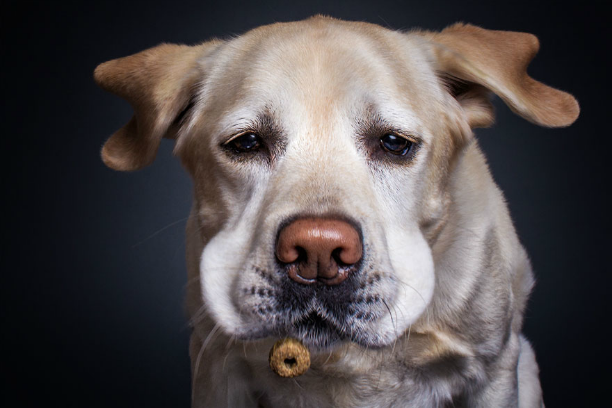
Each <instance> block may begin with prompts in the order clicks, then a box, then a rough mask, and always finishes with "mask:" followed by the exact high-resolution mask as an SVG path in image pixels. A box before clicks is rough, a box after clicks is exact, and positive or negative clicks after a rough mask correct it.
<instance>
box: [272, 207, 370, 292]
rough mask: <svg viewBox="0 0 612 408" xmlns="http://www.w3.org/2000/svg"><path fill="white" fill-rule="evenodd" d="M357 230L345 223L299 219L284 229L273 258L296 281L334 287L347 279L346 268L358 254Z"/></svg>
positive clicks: (359, 249)
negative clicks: (279, 262)
mask: <svg viewBox="0 0 612 408" xmlns="http://www.w3.org/2000/svg"><path fill="white" fill-rule="evenodd" d="M362 252H363V249H362V245H361V238H360V236H359V233H358V232H357V230H356V229H355V228H354V227H353V226H352V225H350V224H349V223H347V222H345V221H340V220H336V219H325V218H302V219H298V220H296V221H293V222H292V223H291V224H289V225H287V226H286V227H284V228H283V229H282V230H281V232H280V234H279V236H278V242H277V244H276V257H277V258H278V260H279V261H281V262H282V263H285V264H289V268H288V273H289V277H290V278H291V279H293V280H294V281H296V282H299V283H303V284H313V283H316V282H317V281H318V282H322V283H325V284H327V285H337V284H339V283H340V282H342V281H344V280H345V279H346V278H347V276H348V271H347V267H348V266H351V265H354V264H356V263H357V262H358V261H359V260H360V259H361V255H362Z"/></svg>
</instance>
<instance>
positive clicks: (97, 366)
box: [0, 0, 612, 408]
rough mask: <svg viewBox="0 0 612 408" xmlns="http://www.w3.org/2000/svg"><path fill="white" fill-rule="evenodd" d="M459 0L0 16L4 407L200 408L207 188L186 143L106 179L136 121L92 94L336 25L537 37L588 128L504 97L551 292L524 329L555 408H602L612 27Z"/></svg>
mask: <svg viewBox="0 0 612 408" xmlns="http://www.w3.org/2000/svg"><path fill="white" fill-rule="evenodd" d="M462 3H463V2H460V1H451V0H449V1H433V0H428V1H384V0H377V1H371V2H366V1H350V2H332V1H307V2H296V3H290V2H282V1H272V0H270V1H262V2H258V3H247V2H240V1H234V0H224V1H208V2H207V1H198V2H196V1H191V2H161V1H146V2H132V1H121V2H116V1H104V2H67V1H64V2H39V3H36V2H25V1H21V2H16V1H6V0H4V1H2V5H1V11H0V16H1V30H2V33H1V36H0V41H1V47H2V48H1V58H0V61H1V68H2V77H1V84H2V105H3V108H2V135H3V136H2V147H3V149H2V157H3V159H2V165H3V168H4V169H3V171H2V173H1V176H0V177H1V179H0V180H1V186H2V191H3V199H2V205H3V212H2V214H3V221H2V228H1V229H0V230H1V235H0V236H1V238H2V247H1V252H0V262H1V268H0V273H1V279H2V282H1V285H0V291H1V293H0V294H1V296H0V301H1V302H2V303H1V317H2V322H1V325H0V327H1V329H2V344H3V346H2V351H1V352H0V353H1V355H2V357H1V359H0V370H1V372H2V374H3V376H4V377H5V379H4V380H2V389H3V390H2V392H1V393H0V405H2V406H3V407H21V406H23V407H27V406H43V404H44V406H61V407H145V406H146V407H187V406H188V405H189V401H190V373H189V359H188V354H187V343H188V336H189V329H188V326H187V322H186V318H185V316H184V312H183V306H182V299H183V296H184V293H185V286H186V284H187V282H186V273H185V262H184V242H183V240H184V237H183V230H184V227H185V217H186V216H187V214H188V211H189V207H190V200H191V184H190V180H189V178H188V177H187V175H186V174H185V173H184V172H183V171H182V169H181V167H180V165H179V163H178V161H177V160H176V159H175V158H173V157H172V154H171V150H172V142H170V141H164V142H163V144H162V148H161V149H160V152H159V155H158V158H157V160H156V162H155V163H154V164H153V165H152V166H150V167H148V168H146V169H144V170H142V171H139V172H136V173H130V174H127V173H118V172H114V171H112V170H109V169H107V168H106V167H104V166H103V164H102V162H101V161H100V159H99V150H100V147H101V145H102V143H103V142H104V140H105V139H106V138H107V137H108V136H109V135H110V134H111V133H112V132H114V131H115V130H116V129H118V128H119V127H121V126H122V125H123V124H124V123H125V122H126V121H127V120H128V119H129V117H130V116H131V109H130V107H129V106H128V104H127V103H126V102H124V101H122V100H120V99H118V98H117V97H114V96H112V95H110V94H107V93H105V92H103V91H101V90H100V89H98V88H97V87H96V86H95V84H94V83H93V80H92V72H93V69H94V68H95V66H96V65H97V64H98V63H101V62H103V61H106V60H109V59H112V58H117V57H122V56H126V55H129V54H132V53H135V52H138V51H141V50H143V49H145V48H148V47H151V46H154V45H157V44H159V43H160V42H182V43H196V42H199V41H202V40H205V39H208V38H210V37H213V36H218V37H228V36H231V35H236V34H240V33H243V32H245V31H246V30H248V29H250V28H253V27H256V26H259V25H262V24H268V23H272V22H275V21H289V20H296V19H303V18H306V17H308V16H311V15H313V14H316V13H323V14H329V15H331V16H335V17H338V18H343V19H349V20H365V21H369V22H372V23H377V24H381V25H385V26H389V27H392V28H397V29H407V28H411V27H422V28H426V29H435V30H438V29H442V28H443V27H445V26H447V25H449V24H451V23H453V22H456V21H464V22H471V23H473V24H477V25H481V26H483V27H486V28H490V29H505V30H514V31H526V32H530V33H534V34H536V35H537V36H538V37H539V38H540V40H541V44H542V50H541V51H540V53H539V55H538V56H537V57H536V59H535V61H534V62H533V64H532V65H531V68H530V73H531V75H532V76H534V77H535V78H537V79H540V80H542V81H543V82H545V83H547V84H550V85H553V86H555V87H558V88H560V89H563V90H566V91H568V92H571V93H573V94H574V95H575V96H576V97H577V98H578V100H579V101H580V104H581V106H582V114H581V117H580V118H579V119H578V121H577V123H575V124H574V125H573V126H572V127H570V128H567V129H557V130H550V129H543V128H539V127H537V126H535V125H532V124H530V123H528V122H526V121H524V120H523V119H521V118H519V117H518V116H515V115H513V114H512V113H511V112H510V111H509V109H508V108H506V107H505V106H504V105H503V104H501V103H499V101H496V107H497V112H498V114H497V125H496V126H495V127H494V128H492V129H486V130H478V131H477V136H478V139H479V140H480V143H481V145H482V147H483V149H484V150H485V152H486V154H487V156H488V158H489V162H490V164H491V168H492V172H493V175H494V177H495V179H496V180H497V182H498V183H499V184H500V186H501V188H502V190H504V192H505V194H506V197H507V200H508V204H509V206H510V210H511V213H512V215H513V218H514V220H515V224H516V227H517V229H518V233H519V236H520V238H521V240H522V242H523V244H524V245H525V247H526V248H527V251H528V252H529V254H530V256H531V259H532V261H533V266H534V269H535V274H536V277H537V279H538V284H537V287H536V289H535V292H534V293H533V296H532V298H531V301H530V303H529V308H528V311H527V316H526V321H525V332H526V334H527V336H528V337H529V339H530V340H531V341H532V343H533V345H534V346H535V349H536V352H537V358H538V361H539V364H540V367H541V379H542V384H543V388H544V395H545V401H546V403H547V406H548V407H549V408H550V407H598V406H603V405H602V404H603V402H600V401H604V397H605V395H606V394H608V393H609V392H610V391H609V387H610V381H611V380H612V376H611V374H610V364H611V361H610V357H611V353H610V349H609V347H610V346H609V344H610V336H609V332H610V328H609V326H610V322H611V319H610V311H611V308H610V306H609V304H610V303H609V302H610V300H611V298H612V294H611V291H610V285H611V283H612V279H611V277H610V275H611V272H612V270H611V269H612V268H611V267H610V263H609V261H608V259H609V258H610V252H611V251H612V247H611V244H612V242H611V239H610V234H611V233H612V228H611V223H610V208H612V206H611V203H610V198H609V191H610V187H611V183H610V181H611V178H610V167H611V164H610V161H611V160H610V159H609V157H610V154H609V150H610V146H611V143H610V136H609V134H608V133H609V129H608V126H605V125H604V121H605V122H606V125H607V122H608V121H609V119H610V117H611V116H612V114H611V113H610V103H609V101H608V95H607V92H606V90H609V72H610V69H611V67H610V64H609V63H608V60H609V53H610V40H611V38H610V28H609V27H610V19H609V13H607V12H604V9H603V7H601V6H600V5H599V4H598V3H588V2H585V1H575V2H572V4H564V3H563V2H560V1H555V2H549V3H546V4H545V3H543V2H539V1H530V2H525V3H519V2H516V1H503V2H480V3H476V2H466V4H462ZM607 400H608V401H609V398H607Z"/></svg>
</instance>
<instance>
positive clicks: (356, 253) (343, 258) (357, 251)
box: [331, 245, 361, 266]
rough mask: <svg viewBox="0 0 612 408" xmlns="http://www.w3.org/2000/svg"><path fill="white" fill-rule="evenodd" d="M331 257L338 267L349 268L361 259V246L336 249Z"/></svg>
mask: <svg viewBox="0 0 612 408" xmlns="http://www.w3.org/2000/svg"><path fill="white" fill-rule="evenodd" d="M331 255H332V258H333V259H334V260H335V261H336V263H337V264H338V265H339V266H351V265H354V264H356V263H357V262H359V260H360V259H361V246H356V245H355V246H351V247H348V248H345V247H340V248H336V249H334V250H333V252H332V254H331Z"/></svg>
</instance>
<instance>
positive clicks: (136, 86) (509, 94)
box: [95, 17, 578, 408]
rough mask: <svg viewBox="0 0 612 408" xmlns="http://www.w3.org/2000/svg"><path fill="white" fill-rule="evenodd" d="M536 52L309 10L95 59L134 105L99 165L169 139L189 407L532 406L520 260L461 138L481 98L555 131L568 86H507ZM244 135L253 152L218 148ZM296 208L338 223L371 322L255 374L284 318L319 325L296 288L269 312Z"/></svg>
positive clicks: (133, 157) (511, 40) (118, 163)
mask: <svg viewBox="0 0 612 408" xmlns="http://www.w3.org/2000/svg"><path fill="white" fill-rule="evenodd" d="M537 48H538V43H537V39H535V37H533V36H531V35H529V34H522V33H511V32H499V31H489V30H484V29H480V28H477V27H473V26H469V25H455V26H452V27H450V28H448V29H446V30H444V31H442V32H440V33H431V32H420V31H414V32H410V33H403V32H397V31H392V30H388V29H385V28H382V27H379V26H376V25H371V24H366V23H353V22H344V21H339V20H334V19H331V18H326V17H316V18H312V19H309V20H306V21H301V22H296V23H287V24H274V25H271V26H265V27H261V28H258V29H255V30H252V31H250V32H248V33H246V34H244V35H243V36H240V37H237V38H234V39H232V40H228V41H211V42H208V43H204V44H202V45H199V46H196V47H185V46H174V45H162V46H160V47H157V48H153V49H151V50H147V51H144V52H142V53H140V54H136V55H134V56H131V57H127V58H124V59H119V60H114V61H111V62H108V63H105V64H102V65H101V66H100V67H98V68H97V70H96V73H95V77H96V81H97V82H98V83H99V84H100V85H101V86H102V87H104V88H105V89H108V90H109V91H111V92H114V93H116V94H118V95H119V96H121V97H124V98H125V99H127V100H128V101H130V103H132V105H133V106H134V109H135V116H134V118H133V119H132V120H131V121H130V123H129V124H128V125H126V127H124V128H122V129H121V130H120V131H119V132H117V133H116V134H115V135H113V136H112V137H111V139H110V140H109V142H108V143H107V145H106V146H105V147H104V150H103V158H104V161H105V162H106V163H107V164H108V165H109V166H110V167H112V168H116V169H119V170H133V169H137V168H140V167H143V166H144V165H146V164H148V163H150V162H151V161H152V160H153V158H154V154H155V151H156V150H157V146H158V145H159V140H160V139H161V138H162V137H170V138H174V139H176V149H175V152H176V154H177V155H178V156H179V157H180V159H181V160H182V162H183V164H184V166H185V168H186V169H187V171H188V172H189V173H190V174H191V176H192V177H193V180H194V203H193V208H192V212H191V216H190V218H189V222H188V226H187V262H188V268H189V286H188V293H187V308H188V311H189V315H190V317H191V319H192V320H191V321H192V324H193V334H192V338H191V344H190V354H191V359H192V371H193V406H194V407H213V406H214V407H222V406H230V407H242V406H245V407H248V406H252V407H255V406H258V405H259V406H266V407H268V406H269V407H287V406H292V407H323V406H338V407H353V406H364V407H398V406H418V407H442V406H450V405H454V406H469V407H506V406H508V407H510V406H520V407H522V408H528V407H539V406H541V405H542V398H541V391H540V386H539V382H538V373H537V370H538V369H537V364H536V362H535V358H534V354H533V350H532V349H531V347H530V346H529V343H528V342H527V340H525V338H524V337H523V336H522V335H521V326H522V315H523V311H524V307H525V302H526V300H527V296H528V294H529V292H530V290H531V288H532V286H533V277H532V273H531V268H530V265H529V260H528V258H527V255H526V253H525V251H524V249H523V248H522V246H521V244H520V242H519V241H518V238H517V236H516V233H515V231H514V228H513V225H512V222H511V220H510V217H509V214H508V211H507V208H506V204H505V202H504V199H503V196H502V194H501V192H500V191H499V189H498V188H497V186H496V185H495V183H494V181H493V180H492V178H491V175H490V172H489V170H488V167H487V165H486V162H485V159H484V157H483V155H482V153H481V151H480V149H479V147H478V145H477V143H476V141H475V139H474V137H473V134H472V130H471V129H472V128H473V127H477V126H486V125H489V124H490V123H491V122H492V118H493V114H492V110H491V106H490V104H489V102H488V95H489V93H490V92H494V93H496V94H497V95H499V96H500V97H501V98H502V99H503V100H504V101H506V103H508V105H509V106H510V107H511V108H512V109H513V110H514V111H516V112H517V113H518V114H520V115H522V116H523V117H525V118H526V119H528V120H530V121H532V122H534V123H537V124H540V125H544V126H567V125H569V124H570V123H572V122H573V121H574V120H575V118H576V117H577V115H578V105H577V103H576V101H575V100H574V99H573V98H572V97H571V96H570V95H569V94H566V93H563V92H561V91H558V90H555V89H553V88H550V87H547V86H545V85H543V84H541V83H539V82H537V81H535V80H533V79H532V78H530V77H528V76H527V74H526V67H527V64H528V63H529V61H530V60H531V59H532V58H533V56H534V55H535V53H536V51H537ZM245 131H249V132H255V133H258V134H259V135H260V136H261V138H262V139H261V140H262V143H265V150H264V151H262V152H259V153H258V154H257V155H244V154H242V155H241V154H238V153H236V152H231V151H228V149H227V148H224V147H223V146H226V145H227V143H228V142H231V140H232V139H233V138H235V137H236V136H237V135H240V134H241V133H244V132H245ZM385 132H393V133H397V134H400V135H402V136H404V137H407V138H409V139H410V140H411V141H413V142H414V143H415V144H418V149H417V150H416V153H415V154H414V156H412V157H411V158H399V159H398V158H393V157H391V156H389V155H385V153H384V152H383V151H382V150H381V149H380V143H379V142H378V140H379V138H380V137H381V136H383V134H384V133H385ZM300 215H309V216H329V215H341V216H343V217H349V218H350V219H351V220H354V221H355V222H356V223H358V225H359V226H360V228H361V231H362V233H363V243H364V248H365V249H364V251H365V252H364V253H365V255H364V259H363V264H362V269H361V271H360V273H359V274H358V275H356V276H355V277H353V278H352V279H355V280H356V279H359V280H360V282H361V286H355V290H354V293H350V294H348V295H347V296H353V295H354V299H353V298H351V299H353V300H352V301H353V302H354V303H355V307H356V308H358V309H359V310H360V311H361V312H368V313H371V315H372V317H371V318H368V319H359V318H356V317H350V318H347V319H348V320H347V321H349V322H351V324H348V325H347V324H344V325H342V324H340V323H338V325H339V326H338V327H340V329H339V330H341V331H342V341H335V342H331V344H326V343H325V344H324V342H321V341H320V340H321V339H320V337H321V336H318V335H317V334H316V333H306V334H303V336H304V337H303V338H302V340H303V341H304V342H305V343H306V344H307V345H309V346H310V347H311V352H312V358H313V361H312V366H311V369H310V370H309V371H308V372H307V373H306V374H305V375H303V376H302V377H299V378H296V379H284V378H279V377H277V376H276V375H275V374H274V373H272V372H271V371H270V369H269V368H268V366H267V356H268V351H269V349H270V347H271V345H272V344H273V343H274V342H275V341H276V340H277V339H278V336H277V335H275V333H279V334H281V335H283V334H282V333H285V334H287V333H289V334H291V333H293V332H292V330H294V329H293V326H292V325H295V324H297V323H296V322H297V321H298V320H299V316H297V315H296V316H297V317H292V316H293V314H292V313H297V312H295V310H297V309H299V310H302V312H300V313H317V314H319V315H320V316H321V318H323V319H334V316H332V312H331V311H330V309H329V308H326V307H325V306H324V305H323V304H322V303H321V301H320V299H317V298H316V297H313V298H312V299H300V301H299V303H296V304H294V305H293V306H292V307H289V308H287V309H286V310H285V309H283V310H281V311H279V310H278V308H279V307H280V306H279V305H280V303H279V302H280V300H279V297H280V296H281V294H282V293H283V290H285V289H284V287H285V286H284V285H286V283H284V282H285V281H284V280H283V279H285V278H284V277H283V274H282V271H281V270H280V269H279V267H278V265H277V262H276V260H275V255H274V250H273V248H274V241H275V239H276V236H277V231H278V229H279V227H280V226H281V225H282V224H283V222H286V220H288V219H290V218H292V217H295V216H300ZM339 286H341V285H339ZM366 299H367V302H366ZM349 306H351V305H349ZM366 306H367V307H368V309H365V308H366Z"/></svg>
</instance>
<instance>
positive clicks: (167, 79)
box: [94, 41, 220, 170]
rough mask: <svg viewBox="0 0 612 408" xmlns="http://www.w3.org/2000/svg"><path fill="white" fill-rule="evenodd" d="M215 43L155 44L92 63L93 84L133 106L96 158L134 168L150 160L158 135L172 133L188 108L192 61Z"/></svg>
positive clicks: (120, 167)
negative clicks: (100, 154) (125, 119)
mask: <svg viewBox="0 0 612 408" xmlns="http://www.w3.org/2000/svg"><path fill="white" fill-rule="evenodd" d="M219 44H220V41H210V42H206V43H203V44H200V45H197V46H186V45H174V44H161V45H159V46H157V47H154V48H150V49H148V50H145V51H142V52H139V53H138V54H134V55H131V56H129V57H124V58H119V59H115V60H112V61H108V62H105V63H103V64H100V65H98V67H97V68H96V70H95V71H94V79H95V81H96V83H97V84H98V85H100V87H102V88H103V89H104V90H106V91H109V92H112V93H114V94H115V95H117V96H120V97H122V98H124V99H125V100H127V101H128V102H129V103H130V105H132V108H133V109H134V116H132V119H130V121H129V122H128V123H127V124H126V125H125V126H123V127H122V128H121V129H119V130H118V131H117V132H115V133H114V134H113V135H112V136H111V137H110V138H109V139H108V140H107V141H106V143H105V144H104V147H103V148H102V160H103V161H104V163H105V164H106V165H107V166H108V167H110V168H112V169H115V170H138V169H140V168H142V167H144V166H147V165H148V164H151V163H152V162H153V160H154V159H155V155H156V153H157V150H158V148H159V144H160V142H161V138H162V137H167V138H171V139H173V138H174V137H175V136H176V126H174V124H175V122H176V120H177V117H179V116H182V115H181V112H183V111H184V110H185V109H187V108H188V106H189V103H190V99H191V91H192V87H193V85H194V84H195V83H196V81H198V79H199V73H200V71H199V70H198V60H199V59H200V58H201V57H203V56H205V55H206V54H207V53H209V52H210V51H211V50H213V49H215V48H216V47H217V46H218V45H219Z"/></svg>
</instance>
